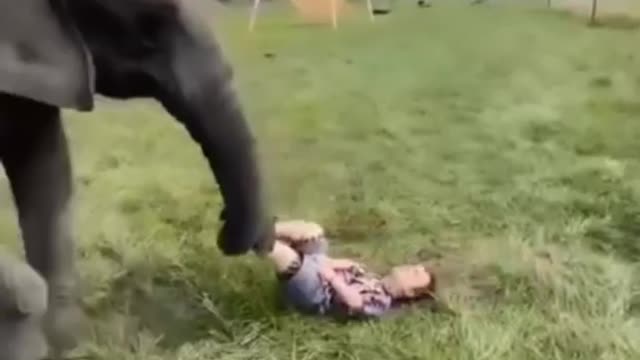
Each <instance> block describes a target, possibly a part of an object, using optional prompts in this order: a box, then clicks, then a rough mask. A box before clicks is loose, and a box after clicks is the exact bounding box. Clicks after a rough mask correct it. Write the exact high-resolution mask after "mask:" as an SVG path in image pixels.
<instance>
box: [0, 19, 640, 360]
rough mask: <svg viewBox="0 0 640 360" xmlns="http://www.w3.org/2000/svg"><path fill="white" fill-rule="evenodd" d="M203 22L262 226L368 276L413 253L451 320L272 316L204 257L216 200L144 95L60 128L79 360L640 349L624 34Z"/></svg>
mask: <svg viewBox="0 0 640 360" xmlns="http://www.w3.org/2000/svg"><path fill="white" fill-rule="evenodd" d="M220 17H223V19H222V21H221V22H220V23H219V24H218V25H219V26H218V27H219V29H220V30H219V33H218V36H219V37H220V38H221V40H222V42H223V43H224V47H225V49H226V51H227V52H228V54H229V57H230V58H231V59H232V60H233V62H234V66H235V69H236V73H237V80H238V88H239V91H240V93H241V96H242V99H243V102H244V103H245V105H246V109H247V112H248V114H249V115H250V118H251V121H252V123H253V125H254V128H255V131H256V134H257V137H258V139H259V141H260V146H261V147H262V148H263V151H262V154H263V158H264V163H265V165H266V166H267V167H268V169H267V170H268V177H269V182H270V188H271V189H272V193H273V199H274V205H275V206H276V209H277V210H278V212H279V214H280V215H282V216H283V217H303V218H308V219H312V220H316V221H318V222H320V223H322V224H323V225H325V226H326V228H327V230H328V231H329V232H330V233H331V235H332V238H333V245H334V246H333V251H334V252H335V253H336V254H340V255H347V256H353V257H355V258H357V259H360V260H362V261H364V262H366V263H367V264H369V265H370V266H371V267H373V268H376V269H380V270H381V271H382V270H384V269H385V268H386V267H388V266H389V265H392V264H397V263H406V262H413V261H426V260H430V261H433V262H435V263H437V264H438V265H439V266H440V276H441V282H440V284H441V297H442V298H443V301H445V302H446V303H447V304H448V306H449V307H450V308H451V309H453V310H454V312H455V314H454V315H451V314H445V313H435V314H434V313H431V312H428V311H425V310H424V309H413V310H409V311H408V312H407V313H405V314H400V315H399V316H394V317H392V318H389V319H387V320H384V321H381V322H374V323H354V324H338V323H333V322H331V321H327V320H324V319H314V318H306V317H302V316H300V315H297V314H294V313H291V312H288V311H286V310H284V309H282V307H281V306H280V305H279V302H278V297H277V294H276V291H275V289H276V287H275V285H276V283H275V278H274V276H273V274H272V272H271V268H270V266H269V264H268V263H266V262H265V261H262V260H260V259H257V258H254V257H251V256H247V257H242V258H223V257H222V256H221V255H220V253H219V251H218V250H217V249H216V247H215V236H216V233H217V228H218V222H217V214H218V211H219V207H220V197H219V195H218V193H217V189H216V186H215V184H213V183H212V178H211V175H210V174H209V173H208V170H207V168H206V166H205V162H204V159H203V158H202V157H201V155H200V153H199V150H198V148H197V147H196V146H195V145H194V144H192V143H191V142H190V140H189V138H188V136H187V134H186V132H185V131H184V130H183V129H182V128H181V127H180V126H179V125H177V124H176V123H174V122H172V121H171V119H170V118H169V117H168V116H167V115H166V114H164V113H162V112H161V111H160V108H159V107H158V106H157V105H155V104H153V103H148V102H130V103H127V104H121V105H119V106H115V105H113V104H112V103H109V104H104V105H103V106H102V107H101V109H100V111H98V112H96V113H94V114H90V115H86V114H77V113H69V114H68V115H69V116H68V127H69V134H70V137H71V140H72V146H73V153H74V159H75V164H76V166H75V171H76V179H77V197H76V204H77V210H76V212H77V223H76V225H77V226H76V228H77V234H78V241H79V248H78V251H79V254H80V262H81V263H80V266H81V270H82V275H83V279H84V282H83V285H84V286H83V298H84V302H85V305H86V307H87V309H88V311H89V313H90V314H91V316H92V317H93V319H94V321H93V322H92V324H91V329H92V331H91V332H88V333H87V335H88V339H86V342H85V345H84V346H83V349H82V350H84V351H85V352H86V351H88V352H90V353H91V354H93V355H94V356H95V357H97V358H98V359H118V360H120V359H123V360H127V359H145V360H147V359H148V360H169V359H178V360H196V359H203V360H204V359H223V360H229V359H234V360H236V359H296V360H301V359H305V360H311V359H332V358H333V359H345V360H346V359H349V360H351V359H363V360H364V359H381V360H386V359H393V360H395V359H416V360H417V359H491V360H496V359H519V360H520V359H521V360H529V359H530V360H533V359H540V360H543V359H544V360H547V359H562V360H567V359H603V360H605V359H611V360H622V359H638V358H640V318H639V316H640V271H638V270H639V268H638V264H639V259H640V239H639V238H638V236H639V235H640V123H638V119H639V116H640V48H639V47H638V44H639V42H638V40H640V32H638V31H621V30H613V29H605V28H588V27H586V26H584V21H582V20H580V19H575V20H574V19H571V18H567V17H564V16H556V15H554V14H546V13H543V12H539V11H538V12H531V11H526V10H522V9H520V10H515V9H499V8H497V7H491V6H485V7H463V8H449V7H444V6H436V7H434V8H432V9H428V10H422V11H415V10H414V8H413V6H412V7H411V8H410V9H406V8H403V7H400V8H397V11H396V12H395V13H394V14H393V15H392V16H389V17H385V18H379V19H378V21H377V23H376V24H369V23H368V22H367V19H366V16H364V15H359V16H357V18H356V19H354V20H353V21H349V22H347V21H345V22H344V23H342V24H341V28H340V30H339V31H337V32H334V31H332V30H331V29H330V27H322V26H295V22H296V20H295V17H293V16H292V14H291V13H290V12H286V11H281V10H274V11H265V15H264V16H263V17H261V18H260V19H259V22H258V26H257V30H256V32H255V33H253V34H249V33H247V31H246V23H247V11H246V9H245V10H239V9H235V10H227V11H225V12H224V13H223V14H220ZM265 53H272V54H274V57H272V58H267V57H265V56H264V54H265ZM0 198H1V199H3V201H4V200H5V199H7V198H6V191H5V193H3V194H0ZM0 211H2V212H1V213H0V234H3V235H6V236H3V241H4V239H5V238H7V239H10V240H13V239H15V238H16V230H15V224H14V219H13V214H12V213H11V212H10V209H9V208H8V207H5V209H4V210H0ZM5 242H6V243H7V245H9V246H12V247H13V248H14V249H15V248H16V246H17V242H14V241H8V242H7V241H5Z"/></svg>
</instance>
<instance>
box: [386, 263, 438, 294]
mask: <svg viewBox="0 0 640 360" xmlns="http://www.w3.org/2000/svg"><path fill="white" fill-rule="evenodd" d="M382 283H383V285H384V287H385V289H386V291H387V292H388V293H389V294H390V295H391V297H393V298H394V299H399V300H411V299H418V298H423V297H426V296H430V295H432V293H433V291H434V290H435V279H434V278H433V275H432V273H431V272H430V271H428V270H427V268H426V267H424V266H423V265H402V266H396V267H394V268H393V269H391V272H390V273H389V274H388V275H387V276H385V277H384V278H383V279H382Z"/></svg>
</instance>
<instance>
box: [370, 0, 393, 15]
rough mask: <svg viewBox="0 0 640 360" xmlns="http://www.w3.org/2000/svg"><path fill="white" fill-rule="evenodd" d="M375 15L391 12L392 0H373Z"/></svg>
mask: <svg viewBox="0 0 640 360" xmlns="http://www.w3.org/2000/svg"><path fill="white" fill-rule="evenodd" d="M371 2H372V4H371V5H372V7H373V9H372V12H373V15H387V14H390V13H391V0H371Z"/></svg>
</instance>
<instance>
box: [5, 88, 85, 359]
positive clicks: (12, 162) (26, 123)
mask: <svg viewBox="0 0 640 360" xmlns="http://www.w3.org/2000/svg"><path fill="white" fill-rule="evenodd" d="M2 117H10V118H7V119H3V118H2ZM0 122H5V127H6V124H7V123H10V124H11V125H12V126H11V127H10V129H9V133H10V135H11V136H9V137H8V139H5V142H3V144H2V147H3V150H2V157H3V163H4V165H5V170H6V173H7V177H8V178H9V182H10V184H11V190H12V192H13V196H14V200H15V204H16V207H17V209H18V220H19V224H20V228H21V230H22V237H23V240H24V243H25V250H26V255H27V261H28V262H29V264H30V265H31V266H32V267H33V268H34V269H35V270H36V271H38V273H39V274H40V275H41V276H42V277H43V278H44V279H45V280H46V282H47V285H48V286H49V309H48V311H47V315H46V318H45V330H46V332H47V335H48V338H49V343H50V345H51V347H52V349H53V350H54V351H55V352H57V351H58V350H63V349H67V348H70V347H73V346H74V345H75V342H74V336H73V334H72V332H71V330H72V329H73V328H74V325H75V324H74V322H75V321H77V320H80V319H81V316H80V312H79V310H78V308H77V307H76V306H75V301H74V295H75V293H74V284H75V279H74V277H75V268H74V244H73V237H72V234H71V218H70V202H71V195H72V184H71V176H72V169H71V164H70V159H69V150H68V145H67V140H66V137H65V134H64V129H63V125H62V121H61V118H60V110H59V109H58V108H55V107H51V106H48V105H44V104H41V103H37V102H34V101H31V100H27V99H23V98H17V97H13V96H9V95H1V96H0ZM5 131H6V129H5ZM55 355H56V354H55V353H54V356H55Z"/></svg>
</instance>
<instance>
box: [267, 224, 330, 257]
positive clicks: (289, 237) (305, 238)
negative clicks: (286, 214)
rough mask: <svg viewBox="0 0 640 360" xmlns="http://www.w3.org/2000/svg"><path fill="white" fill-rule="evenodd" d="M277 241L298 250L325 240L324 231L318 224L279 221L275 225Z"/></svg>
mask: <svg viewBox="0 0 640 360" xmlns="http://www.w3.org/2000/svg"><path fill="white" fill-rule="evenodd" d="M275 234H276V239H277V240H279V241H282V242H284V243H286V244H287V245H289V246H291V247H292V248H294V249H296V250H301V249H302V248H303V247H308V246H310V245H313V244H315V243H318V242H321V241H323V239H324V229H323V228H322V226H320V225H319V224H317V223H314V222H310V221H304V220H288V221H278V222H276V224H275Z"/></svg>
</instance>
